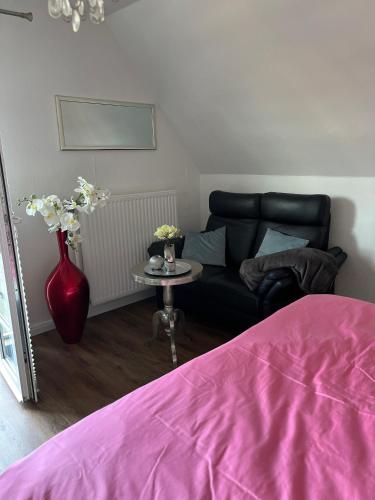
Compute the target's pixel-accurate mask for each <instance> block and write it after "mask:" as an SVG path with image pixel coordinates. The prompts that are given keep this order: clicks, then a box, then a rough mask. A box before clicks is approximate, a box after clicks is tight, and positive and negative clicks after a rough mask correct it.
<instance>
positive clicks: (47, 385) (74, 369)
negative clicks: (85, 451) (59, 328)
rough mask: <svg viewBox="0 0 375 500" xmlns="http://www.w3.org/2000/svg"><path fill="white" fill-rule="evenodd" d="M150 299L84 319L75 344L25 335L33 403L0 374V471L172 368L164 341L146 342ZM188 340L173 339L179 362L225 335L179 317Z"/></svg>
mask: <svg viewBox="0 0 375 500" xmlns="http://www.w3.org/2000/svg"><path fill="white" fill-rule="evenodd" d="M154 311H155V303H154V300H147V301H143V302H138V303H136V304H132V305H130V306H127V307H124V308H122V309H118V310H116V311H111V312H108V313H105V314H102V315H100V316H96V317H95V318H91V319H89V320H88V322H87V326H86V330H85V335H84V338H83V340H82V341H81V343H80V344H76V345H67V344H64V343H63V342H62V341H61V339H60V337H59V336H58V334H57V333H56V332H48V333H44V334H42V335H38V336H36V337H34V338H33V343H34V349H35V358H36V367H37V375H38V385H39V389H40V393H39V402H38V403H37V404H32V403H26V404H24V405H20V404H19V403H17V401H16V400H15V399H14V397H13V395H12V394H11V393H10V391H9V389H8V387H7V386H6V385H5V383H4V381H3V380H2V379H1V377H0V471H2V470H4V469H5V468H6V467H7V466H8V465H10V464H11V463H13V462H14V461H16V460H18V459H19V458H22V457H23V456H25V455H27V454H28V453H30V452H31V451H32V450H33V449H35V448H36V447H37V446H39V445H40V444H42V443H43V442H44V441H46V440H47V439H48V438H50V437H51V436H53V435H54V434H56V433H57V432H60V431H62V430H63V429H65V428H66V427H68V426H70V425H72V424H73V423H75V422H77V421H78V420H80V419H81V418H83V417H85V416H86V415H89V414H90V413H92V412H93V411H95V410H97V409H99V408H102V407H103V406H105V405H107V404H108V403H111V402H112V401H115V400H116V399H118V398H120V397H122V396H123V395H124V394H127V393H129V392H131V391H133V390H134V389H136V388H137V387H140V386H142V385H144V384H147V382H150V381H151V380H154V379H155V378H157V377H160V376H161V375H164V374H165V373H167V372H168V371H170V370H171V369H172V366H171V357H170V349H169V339H168V338H164V339H160V340H157V341H156V342H154V343H153V344H152V345H151V346H148V345H146V341H147V339H148V338H149V337H150V335H151V317H152V313H153V312H154ZM187 328H188V330H189V333H191V334H192V335H193V341H190V340H189V339H187V338H186V337H181V339H180V340H179V342H178V348H177V351H178V355H179V361H180V363H183V362H186V361H188V360H190V359H192V358H194V357H196V356H199V355H200V354H203V353H205V352H207V351H209V350H211V349H213V348H215V347H217V346H218V345H220V344H222V343H223V342H225V341H226V340H228V339H229V333H228V332H226V331H225V330H222V329H221V328H218V327H213V326H208V325H205V324H204V323H202V322H201V321H199V320H197V319H193V318H191V317H190V318H189V317H187Z"/></svg>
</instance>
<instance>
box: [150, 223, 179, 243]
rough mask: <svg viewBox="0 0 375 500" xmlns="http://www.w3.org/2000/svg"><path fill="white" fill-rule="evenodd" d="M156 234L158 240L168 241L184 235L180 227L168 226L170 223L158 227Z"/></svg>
mask: <svg viewBox="0 0 375 500" xmlns="http://www.w3.org/2000/svg"><path fill="white" fill-rule="evenodd" d="M154 236H156V237H157V239H158V240H162V241H166V240H172V239H174V238H180V237H181V236H182V232H181V229H178V228H177V227H176V226H168V224H164V225H163V226H160V227H158V228H157V229H156V231H155V233H154Z"/></svg>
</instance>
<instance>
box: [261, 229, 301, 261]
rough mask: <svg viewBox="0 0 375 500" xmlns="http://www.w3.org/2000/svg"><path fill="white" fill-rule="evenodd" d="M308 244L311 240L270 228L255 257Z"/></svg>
mask: <svg viewBox="0 0 375 500" xmlns="http://www.w3.org/2000/svg"><path fill="white" fill-rule="evenodd" d="M308 244H309V240H304V239H302V238H298V237H297V236H290V235H289V234H284V233H280V232H279V231H275V230H274V229H270V228H268V229H267V231H266V234H265V235H264V238H263V241H262V244H261V245H260V247H259V250H258V253H257V254H256V256H255V257H261V256H262V255H269V254H271V253H276V252H283V251H284V250H292V249H293V248H303V247H306V246H307V245H308Z"/></svg>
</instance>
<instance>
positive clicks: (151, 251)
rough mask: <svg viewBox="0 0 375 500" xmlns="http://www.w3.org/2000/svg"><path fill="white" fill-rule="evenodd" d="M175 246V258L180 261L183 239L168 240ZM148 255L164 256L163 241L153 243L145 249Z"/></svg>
mask: <svg viewBox="0 0 375 500" xmlns="http://www.w3.org/2000/svg"><path fill="white" fill-rule="evenodd" d="M170 241H171V243H174V245H175V252H176V258H177V259H181V256H182V250H183V248H184V243H185V238H174V239H172V240H170ZM147 251H148V255H149V256H150V257H152V256H153V255H161V256H163V255H164V241H154V242H153V243H151V245H150V246H149V247H148V249H147Z"/></svg>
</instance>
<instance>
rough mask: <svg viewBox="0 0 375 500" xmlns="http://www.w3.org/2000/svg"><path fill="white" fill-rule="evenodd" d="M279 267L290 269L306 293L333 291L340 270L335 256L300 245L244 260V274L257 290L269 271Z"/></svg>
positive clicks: (242, 276) (242, 269) (241, 274)
mask: <svg viewBox="0 0 375 500" xmlns="http://www.w3.org/2000/svg"><path fill="white" fill-rule="evenodd" d="M279 268H288V269H290V270H291V271H292V272H293V273H294V274H295V276H296V278H297V282H298V285H299V287H300V288H301V290H302V291H303V292H305V293H327V292H329V291H330V289H331V286H332V284H333V281H334V279H335V277H336V275H337V272H338V266H337V263H336V260H335V257H334V256H333V255H331V254H329V253H327V252H323V251H322V250H318V249H316V248H296V249H293V250H286V251H283V252H278V253H273V254H269V255H264V256H262V257H257V258H254V259H247V260H244V261H243V262H242V264H241V267H240V276H241V278H242V280H243V281H244V282H245V283H246V285H247V286H248V288H249V290H251V291H252V292H253V291H255V290H256V289H257V288H258V286H259V284H260V283H261V281H262V280H263V278H264V277H265V275H266V274H267V273H268V272H269V271H272V270H274V269H279Z"/></svg>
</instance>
